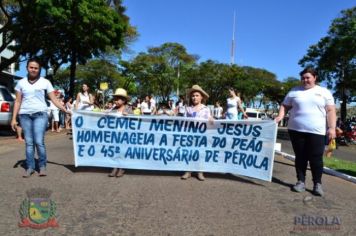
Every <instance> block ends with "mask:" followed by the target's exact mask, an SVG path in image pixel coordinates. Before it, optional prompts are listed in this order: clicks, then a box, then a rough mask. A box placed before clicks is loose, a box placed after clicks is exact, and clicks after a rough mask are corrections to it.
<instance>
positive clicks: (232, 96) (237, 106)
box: [225, 88, 248, 120]
mask: <svg viewBox="0 0 356 236" xmlns="http://www.w3.org/2000/svg"><path fill="white" fill-rule="evenodd" d="M226 106H227V109H226V115H225V118H226V119H227V120H238V111H239V110H240V111H241V112H242V117H243V118H245V119H247V118H248V116H247V114H246V112H245V111H244V109H243V107H242V106H241V100H240V98H239V97H238V96H237V95H236V93H235V90H234V89H233V88H229V97H228V98H227V99H226Z"/></svg>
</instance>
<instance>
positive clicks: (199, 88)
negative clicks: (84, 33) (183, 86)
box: [187, 84, 209, 99]
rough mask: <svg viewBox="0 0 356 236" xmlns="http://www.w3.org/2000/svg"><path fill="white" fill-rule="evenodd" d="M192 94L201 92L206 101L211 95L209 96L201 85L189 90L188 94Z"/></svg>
mask: <svg viewBox="0 0 356 236" xmlns="http://www.w3.org/2000/svg"><path fill="white" fill-rule="evenodd" d="M192 92H200V93H201V95H202V96H203V97H205V98H206V99H208V98H209V94H207V93H206V92H205V91H204V90H203V89H202V88H201V87H200V86H199V85H197V84H196V85H193V86H192V87H191V88H190V89H188V91H187V93H188V94H189V95H190V94H191V93H192Z"/></svg>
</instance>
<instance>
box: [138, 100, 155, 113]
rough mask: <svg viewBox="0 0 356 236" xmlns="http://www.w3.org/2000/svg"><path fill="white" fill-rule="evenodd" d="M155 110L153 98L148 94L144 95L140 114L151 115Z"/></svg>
mask: <svg viewBox="0 0 356 236" xmlns="http://www.w3.org/2000/svg"><path fill="white" fill-rule="evenodd" d="M155 112H156V108H155V102H154V99H151V98H150V96H146V97H145V100H144V101H143V102H142V103H141V114H142V115H147V116H148V115H153V114H155Z"/></svg>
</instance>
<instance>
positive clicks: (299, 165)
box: [275, 68, 336, 196]
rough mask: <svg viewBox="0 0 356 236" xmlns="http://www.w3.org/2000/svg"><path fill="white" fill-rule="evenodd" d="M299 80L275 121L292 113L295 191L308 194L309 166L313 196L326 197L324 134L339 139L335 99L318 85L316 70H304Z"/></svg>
mask: <svg viewBox="0 0 356 236" xmlns="http://www.w3.org/2000/svg"><path fill="white" fill-rule="evenodd" d="M300 76H301V83H302V85H301V86H297V87H294V88H293V89H292V90H291V91H289V92H288V94H287V96H286V97H285V98H284V101H283V103H282V104H281V107H280V109H279V114H278V116H277V117H276V118H275V121H276V122H277V123H278V122H280V121H281V120H282V119H283V117H284V116H285V114H286V113H287V112H288V111H289V122H288V133H289V136H290V140H291V142H292V145H293V150H294V153H295V170H296V174H297V180H298V182H297V183H296V185H294V186H293V190H294V191H296V192H304V191H305V175H306V171H307V166H308V162H309V165H310V169H311V172H312V176H313V182H314V187H313V193H314V194H315V195H318V196H323V195H324V192H323V189H322V187H321V176H322V173H323V153H324V144H325V134H326V135H327V136H328V138H329V140H331V139H333V138H335V136H336V135H335V132H336V131H335V126H336V113H335V104H334V98H333V96H332V94H331V92H330V91H329V90H327V89H326V88H323V87H320V86H319V85H317V84H316V80H317V73H316V71H315V70H314V69H313V68H306V69H304V70H303V71H302V72H300ZM326 127H327V129H326Z"/></svg>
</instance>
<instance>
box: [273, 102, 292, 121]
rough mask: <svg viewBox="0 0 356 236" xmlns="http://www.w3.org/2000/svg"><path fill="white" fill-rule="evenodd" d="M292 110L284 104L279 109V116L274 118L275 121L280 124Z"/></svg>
mask: <svg viewBox="0 0 356 236" xmlns="http://www.w3.org/2000/svg"><path fill="white" fill-rule="evenodd" d="M291 108H292V107H290V106H286V105H284V104H283V103H282V104H281V107H280V108H279V112H278V116H277V117H276V118H274V121H275V122H276V123H279V122H280V121H281V120H282V119H283V117H284V116H285V115H286V114H287V112H288V111H289V110H290V109H291Z"/></svg>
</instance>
